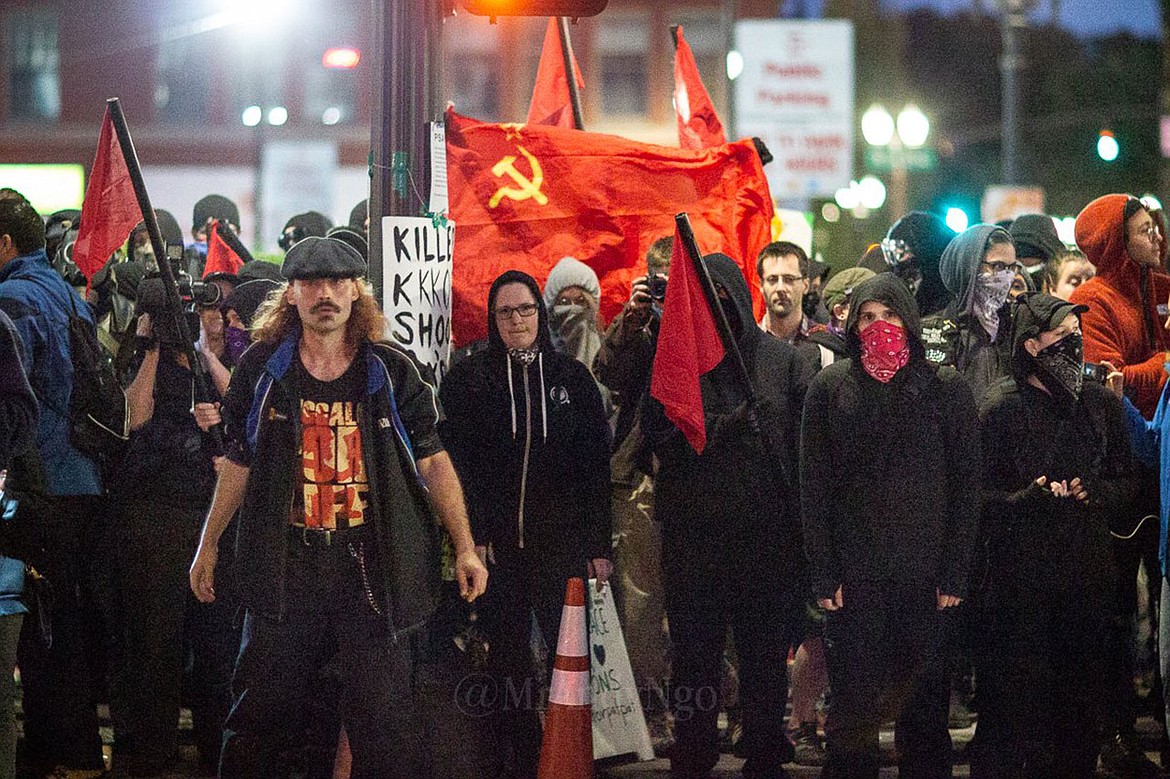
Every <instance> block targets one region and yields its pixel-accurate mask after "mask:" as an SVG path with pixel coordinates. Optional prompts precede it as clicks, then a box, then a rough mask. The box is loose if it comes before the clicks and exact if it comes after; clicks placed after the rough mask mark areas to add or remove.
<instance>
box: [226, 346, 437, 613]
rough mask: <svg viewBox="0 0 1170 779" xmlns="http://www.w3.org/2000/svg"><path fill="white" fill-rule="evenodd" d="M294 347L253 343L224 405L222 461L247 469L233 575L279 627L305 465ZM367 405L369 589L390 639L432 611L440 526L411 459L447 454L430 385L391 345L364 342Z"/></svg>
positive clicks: (362, 419)
mask: <svg viewBox="0 0 1170 779" xmlns="http://www.w3.org/2000/svg"><path fill="white" fill-rule="evenodd" d="M298 342H299V339H298V336H297V334H295V333H294V334H293V335H291V336H290V337H289V338H287V339H286V340H285V341H283V342H282V343H280V344H278V345H272V344H265V343H257V344H253V345H252V347H251V348H249V349H248V351H247V352H245V353H244V356H243V357H242V358H241V359H240V364H239V365H238V366H237V367H236V371H235V373H233V374H232V381H231V384H230V385H229V386H228V391H227V395H226V396H225V398H224V404H223V409H224V415H223V416H224V423H225V433H226V439H227V445H228V457H229V458H230V459H231V460H232V461H234V462H236V463H238V464H240V465H243V466H245V467H248V468H250V469H251V471H250V473H249V475H248V483H247V487H246V488H245V492H244V502H243V505H242V506H241V508H240V518H239V529H238V531H237V537H236V554H237V564H236V570H237V573H238V578H239V580H240V589H241V594H242V596H243V601H244V604H245V605H246V606H247V607H248V608H250V609H254V610H256V611H258V612H260V613H262V614H265V615H268V616H272V617H275V618H278V619H283V618H284V615H285V613H286V603H285V589H284V578H285V577H284V573H285V567H286V565H287V562H288V527H289V511H290V508H291V506H292V501H293V489H294V485H295V483H296V481H295V479H294V478H293V476H294V474H295V472H296V471H295V469H297V468H300V467H301V447H302V434H301V421H300V420H301V415H300V410H299V403H300V393H299V390H298V388H297V387H296V381H295V373H296V371H294V370H291V368H292V364H293V361H294V360H295V359H296V349H297V345H298ZM354 359H355V360H359V359H360V360H362V361H363V362H364V363H365V367H366V391H367V393H368V394H367V397H366V400H365V401H364V402H362V403H360V404H359V406H358V428H359V430H360V431H361V441H362V457H363V459H364V462H365V470H366V473H367V474H368V476H369V480H370V481H369V493H368V500H369V509H368V515H369V516H370V517H372V522H370V524H371V525H372V529H373V532H374V549H375V552H376V554H377V557H376V560H375V568H374V569H375V570H376V571H377V572H378V576H377V577H376V578H375V580H374V582H373V585H374V588H375V590H376V591H377V594H378V596H379V597H381V598H382V599H383V605H384V606H385V608H384V609H383V611H384V613H385V614H386V617H387V619H388V620H389V622H390V628H391V629H392V630H394V631H402V630H413V629H416V628H418V627H419V626H421V625H422V624H423V622H424V621H425V620H426V619H427V618H428V617H430V615H431V614H432V613H433V612H434V610H435V608H436V606H437V605H438V598H439V590H440V568H441V561H440V558H439V546H438V527H437V524H436V521H435V516H434V512H433V510H432V508H431V504H430V499H429V496H428V493H427V491H426V486H425V485H424V484H423V482H422V479H421V477H420V476H419V473H418V467H417V461H418V460H421V459H425V458H426V457H429V456H431V455H434V454H437V453H439V452H441V451H442V450H443V447H442V444H441V442H440V441H439V436H438V434H437V433H436V430H435V428H436V425H437V423H438V421H439V419H440V417H441V414H440V412H439V406H438V402H437V400H436V399H435V394H434V387H433V386H432V385H431V383H430V382H429V381H428V379H429V376H424V374H423V373H422V371H421V370H420V368H419V365H418V363H417V362H415V360H414V358H412V357H411V356H410V355H409V354H407V353H406V352H405V351H403V350H402V349H400V348H398V347H396V346H392V345H390V344H382V343H379V344H371V343H368V342H367V343H366V344H364V345H363V347H362V348H361V349H360V350H359V352H358V356H357V357H355V358H354Z"/></svg>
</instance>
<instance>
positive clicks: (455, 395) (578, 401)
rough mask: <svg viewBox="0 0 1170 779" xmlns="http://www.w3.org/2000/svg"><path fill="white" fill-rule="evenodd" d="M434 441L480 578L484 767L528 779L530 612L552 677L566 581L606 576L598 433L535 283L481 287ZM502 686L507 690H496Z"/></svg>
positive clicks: (582, 372)
mask: <svg viewBox="0 0 1170 779" xmlns="http://www.w3.org/2000/svg"><path fill="white" fill-rule="evenodd" d="M439 397H440V400H441V401H442V405H443V409H444V412H445V414H446V420H445V421H444V422H443V423H442V425H441V426H440V434H441V435H442V438H443V443H444V445H445V446H446V448H447V451H449V452H450V454H451V457H452V459H453V460H454V461H455V466H456V469H457V470H458V472H459V477H460V480H461V481H462V483H463V487H464V492H465V493H466V495H467V501H468V509H469V512H470V515H471V524H472V532H473V534H474V535H475V543H476V548H477V550H478V551H479V552H480V555H481V557H483V558H484V559H485V562H486V563H487V564H488V565H489V570H490V572H491V586H490V587H489V588H488V592H487V595H486V597H485V601H484V604H483V605H482V606H481V607H480V611H479V614H480V616H481V617H482V621H481V625H482V626H483V629H484V632H485V634H486V635H487V638H488V644H489V650H488V660H487V663H488V671H489V674H490V675H491V678H492V679H493V681H494V684H495V686H496V692H498V693H499V694H498V695H496V696H494V697H495V700H496V701H497V703H498V705H497V706H496V707H494V708H493V710H492V711H490V712H484V713H485V714H488V713H490V714H491V716H492V717H493V720H494V722H493V725H494V727H495V734H496V736H497V738H498V743H499V749H496V750H494V753H495V754H496V755H497V756H498V758H499V759H500V760H502V761H503V762H504V764H503V765H499V766H496V769H497V770H495V771H494V772H492V774H491V775H492V776H518V777H529V776H532V777H534V776H535V775H536V766H537V762H538V759H539V756H540V740H541V731H540V722H539V719H538V717H537V707H538V704H539V703H540V701H541V695H540V690H539V688H538V687H537V685H536V684H535V683H534V678H533V674H532V670H533V662H532V656H531V651H530V649H529V646H530V635H531V625H532V617H533V614H535V616H536V623H537V625H538V626H539V628H540V633H541V635H542V636H543V637H544V642H545V644H546V646H547V647H548V653H547V657H546V659H545V662H544V670H545V679H548V678H550V677H551V668H552V661H553V658H554V657H555V655H556V644H557V637H558V635H559V634H560V619H561V608H562V606H563V604H564V597H565V586H566V583H567V581H568V579H569V578H571V577H574V576H579V577H585V576H596V578H597V581H598V586H600V585H601V584H603V583H604V582H605V581H606V580H607V579H608V578H609V575H610V573H611V572H612V569H613V566H612V563H611V562H610V555H611V551H610V548H611V541H610V528H611V515H610V484H609V428H608V426H607V424H606V420H605V413H604V411H603V410H602V403H601V395H600V394H599V392H598V389H597V385H596V384H595V383H594V381H593V377H592V376H591V375H590V373H589V370H588V368H586V367H585V366H584V365H582V364H581V363H580V362H578V361H577V360H575V359H573V358H572V357H570V356H567V355H564V354H560V353H558V352H557V351H556V350H555V349H554V348H553V344H552V340H551V338H550V336H549V325H548V312H547V310H546V308H545V305H544V301H543V299H542V297H541V293H540V288H539V287H538V286H537V284H536V280H535V279H533V278H532V277H531V276H529V275H528V274H526V273H521V272H520V271H514V270H513V271H507V272H506V273H504V274H503V275H501V276H500V277H499V278H497V279H496V280H495V282H494V283H493V284H492V287H491V291H490V292H489V293H488V346H487V348H486V349H484V350H483V351H480V352H477V353H475V354H472V355H471V356H469V357H466V358H465V359H463V360H461V361H460V362H459V363H457V364H455V365H454V366H452V368H451V371H450V373H448V374H447V376H446V378H445V379H444V380H443V384H442V389H441V391H440V393H439ZM505 693H507V694H505Z"/></svg>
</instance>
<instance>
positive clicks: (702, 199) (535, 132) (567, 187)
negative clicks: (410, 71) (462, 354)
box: [447, 111, 773, 344]
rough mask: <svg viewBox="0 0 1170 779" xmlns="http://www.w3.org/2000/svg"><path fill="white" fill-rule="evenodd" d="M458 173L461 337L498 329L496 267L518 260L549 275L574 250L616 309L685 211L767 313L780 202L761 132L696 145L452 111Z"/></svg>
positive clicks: (453, 197) (455, 211) (453, 165)
mask: <svg viewBox="0 0 1170 779" xmlns="http://www.w3.org/2000/svg"><path fill="white" fill-rule="evenodd" d="M447 178H448V189H449V194H450V202H451V210H450V214H451V218H452V219H453V220H454V222H455V267H454V276H453V290H454V303H453V311H452V314H453V320H454V321H453V324H452V328H453V333H454V337H455V341H456V343H458V344H466V343H469V342H471V341H474V340H477V339H480V338H484V337H486V335H487V296H488V289H489V287H490V286H491V283H492V280H493V279H495V278H496V276H498V275H499V274H501V273H503V272H504V271H505V270H508V269H509V268H516V269H518V270H523V271H525V272H527V273H529V274H531V275H532V276H533V277H534V278H536V279H537V280H538V281H540V282H541V283H543V282H544V280H545V279H547V278H548V274H549V271H550V270H552V267H553V265H555V264H556V262H557V261H558V260H560V258H562V257H564V256H566V255H572V256H573V257H576V258H577V259H579V260H581V261H582V262H584V263H586V264H587V265H589V266H590V267H591V268H593V270H594V271H595V272H596V273H597V276H598V278H599V279H600V281H601V313H602V316H603V317H604V318H605V319H607V320H608V319H610V318H612V317H613V316H614V315H615V314H617V312H618V311H620V310H621V307H622V305H623V304H624V303H625V302H626V300H627V299H628V298H629V295H630V284H631V282H632V281H633V280H634V279H635V278H636V277H638V276H643V275H645V274H646V250H647V249H648V248H649V247H650V244H651V243H653V242H654V241H655V240H657V239H658V238H661V237H663V236H669V235H673V233H674V215H675V214H676V213H678V212H680V211H686V212H687V213H688V214H690V217H691V225H692V226H693V227H694V230H695V236H696V238H697V240H698V241H699V245H700V246H702V247H703V249H704V251H710V252H722V253H724V254H726V255H727V256H729V257H732V258H734V259H735V260H736V262H738V263H739V266H740V268H741V269H742V270H743V274H744V277H745V278H746V279H747V280H748V287H749V288H750V289H751V290H752V294H753V297H754V305H755V308H756V312H755V313H756V316H757V318H758V317H760V316H762V315H763V313H764V301H763V298H761V297H760V296H759V290H758V284H757V283H756V255H757V254H759V251H760V249H762V248H764V246H765V245H767V243H768V242H769V241H770V240H771V237H772V233H771V223H772V213H773V210H772V198H771V196H770V194H769V193H768V183H767V181H766V179H765V178H764V169H763V167H762V165H761V163H760V157H759V155H758V154H757V153H756V149H755V147H754V146H753V145H752V142H751V141H750V140H745V141H737V142H735V143H729V144H726V145H724V146H719V147H715V148H711V149H704V150H702V151H692V150H689V149H679V148H676V147H667V146H652V145H650V144H645V143H638V142H636V141H631V140H628V139H626V138H619V137H617V136H613V135H602V134H600V133H589V132H581V131H578V130H564V129H561V128H559V127H541V126H536V125H516V124H486V123H484V122H478V121H476V120H474V119H469V118H467V117H463V116H460V115H458V114H456V113H454V112H453V111H448V113H447Z"/></svg>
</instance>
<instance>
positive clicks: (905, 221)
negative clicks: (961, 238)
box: [861, 211, 955, 317]
mask: <svg viewBox="0 0 1170 779" xmlns="http://www.w3.org/2000/svg"><path fill="white" fill-rule="evenodd" d="M954 237H955V231H954V230H952V229H951V228H949V227H947V224H946V222H944V221H943V220H942V219H941V218H940V217H939V216H937V215H935V214H930V213H927V212H925V211H911V212H910V213H908V214H906V215H905V216H903V217H902V218H901V219H899V220H898V221H897V222H894V224H893V225H892V226H891V227H890V229H889V231H888V232H887V233H886V237H885V239H884V240H882V242H881V244H880V247H881V254H880V255H878V254H876V253H875V254H873V255H870V254H868V253H867V255H866V257H863V258H862V261H861V267H863V268H868V269H869V270H871V271H873V272H874V273H882V272H890V273H893V274H894V275H895V276H897V277H898V278H900V279H902V281H903V282H904V283H905V284H906V287H907V288H908V289H909V290H910V294H912V295H914V300H915V302H916V303H917V304H918V313H919V314H920V315H922V316H924V317H927V316H930V315H932V314H938V313H941V312H942V311H943V310H944V309H945V308H946V307H947V303H948V302H949V301H950V295H948V293H947V289H946V287H945V286H944V285H943V282H942V277H941V276H940V275H939V268H938V265H939V259H940V258H941V257H942V253H943V250H944V249H946V248H947V244H948V243H950V240H951V239H952V238H954Z"/></svg>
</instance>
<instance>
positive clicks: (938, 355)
mask: <svg viewBox="0 0 1170 779" xmlns="http://www.w3.org/2000/svg"><path fill="white" fill-rule="evenodd" d="M1019 269H1020V265H1019V263H1018V262H1017V261H1016V250H1015V246H1014V245H1013V244H1012V237H1011V235H1010V234H1008V231H1007V230H1004V229H1003V228H1002V227H997V226H995V225H986V224H978V225H974V226H973V227H970V228H968V229H967V230H965V231H963V232H962V233H960V234H959V235H957V236H955V237H954V239H952V240H951V242H950V243H949V244H947V248H946V251H944V252H943V254H942V259H941V260H940V261H939V272H940V273H941V274H942V280H943V283H944V284H945V285H946V288H947V291H948V292H950V294H951V295H952V296H953V299H952V301H951V304H950V305H949V306H948V307H947V310H946V312H945V313H944V314H943V315H942V316H935V317H927V318H926V319H924V321H923V323H922V339H923V342H924V343H925V345H926V358H927V359H928V360H929V361H930V362H932V363H934V364H936V365H947V366H952V367H954V368H955V370H957V371H958V372H959V373H960V374H962V376H963V378H964V379H966V380H967V383H968V384H969V385H970V386H971V392H972V394H973V395H974V396H975V400H976V402H979V401H980V399H982V397H983V393H984V392H986V391H987V388H988V387H990V386H991V385H992V384H994V383H995V382H996V381H997V380H998V379H1000V378H1001V377H1002V376H1005V375H1006V374H1007V372H1008V370H1007V362H1008V357H1007V353H1006V349H1005V347H1004V342H1005V341H1006V339H1007V328H1008V325H1007V323H1006V319H1003V317H1004V316H1005V314H1006V310H1004V304H1005V303H1007V301H1008V297H1009V294H1010V293H1011V288H1012V282H1013V280H1014V279H1015V276H1016V271H1017V270H1019ZM1001 320H1002V322H1003V326H1002V328H1001Z"/></svg>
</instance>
